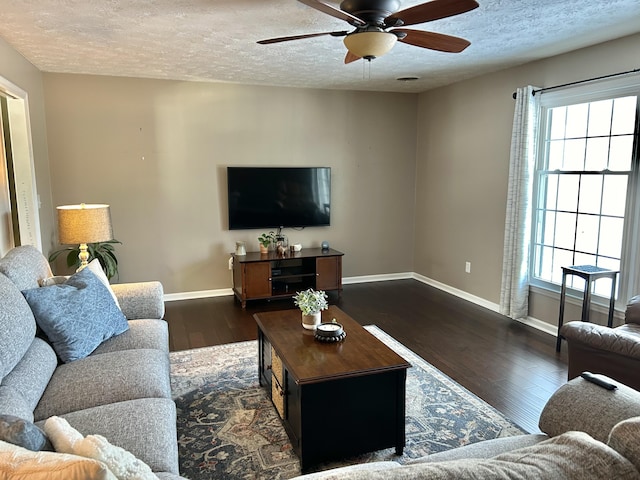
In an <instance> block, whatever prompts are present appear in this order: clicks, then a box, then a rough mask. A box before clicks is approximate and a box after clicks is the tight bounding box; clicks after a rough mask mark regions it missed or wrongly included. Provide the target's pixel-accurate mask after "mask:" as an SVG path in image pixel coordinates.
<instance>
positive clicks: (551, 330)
mask: <svg viewBox="0 0 640 480" xmlns="http://www.w3.org/2000/svg"><path fill="white" fill-rule="evenodd" d="M408 279H414V280H418V281H419V282H422V283H424V284H426V285H430V286H432V287H434V288H437V289H439V290H442V291H444V292H447V293H450V294H451V295H455V296H456V297H459V298H462V299H463V300H467V301H469V302H471V303H474V304H476V305H479V306H481V307H484V308H486V309H488V310H491V311H493V312H497V313H500V305H498V304H497V303H494V302H490V301H489V300H486V299H484V298H481V297H478V296H476V295H472V294H470V293H468V292H465V291H464V290H460V289H458V288H455V287H452V286H450V285H447V284H445V283H441V282H438V281H437V280H433V279H432V278H429V277H425V276H424V275H420V274H418V273H415V272H402V273H387V274H380V275H361V276H358V277H345V278H343V279H342V284H343V285H354V284H357V283H370V282H386V281H389V280H408ZM230 295H233V290H232V289H231V288H220V289H216V290H200V291H194V292H181V293H167V294H165V296H164V300H165V302H173V301H177V300H193V299H197V298H213V297H226V296H230ZM517 321H519V322H521V323H524V324H525V325H528V326H530V327H533V328H535V329H536V330H540V331H541V332H544V333H548V334H549V335H553V336H554V337H555V336H556V333H557V331H556V330H557V327H556V326H555V325H551V324H550V323H547V322H543V321H542V320H539V319H537V318H533V317H527V318H526V319H521V320H517Z"/></svg>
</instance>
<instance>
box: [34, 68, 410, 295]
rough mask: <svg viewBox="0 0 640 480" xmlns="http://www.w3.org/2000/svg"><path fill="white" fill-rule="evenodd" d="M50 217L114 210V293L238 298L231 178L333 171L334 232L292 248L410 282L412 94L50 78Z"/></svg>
mask: <svg viewBox="0 0 640 480" xmlns="http://www.w3.org/2000/svg"><path fill="white" fill-rule="evenodd" d="M44 85H45V97H46V113H47V126H48V138H49V156H50V160H51V182H52V189H53V198H54V204H55V205H61V204H68V203H79V202H86V203H96V202H105V203H109V204H110V205H111V211H112V220H113V228H114V235H115V237H116V238H117V239H118V240H120V241H122V242H123V245H121V246H118V247H117V251H118V257H119V260H120V280H121V281H137V280H146V279H159V280H161V281H162V282H163V284H164V287H165V290H166V292H168V293H178V292H180V293H181V292H191V291H203V290H210V289H221V288H229V287H230V286H231V280H230V272H229V271H228V263H227V261H228V258H229V255H228V253H229V252H231V251H233V249H234V247H235V241H236V240H244V241H246V242H247V246H248V249H249V250H257V249H258V243H257V240H256V239H257V237H258V235H259V234H260V233H262V232H261V231H259V230H245V231H229V230H228V227H227V218H226V216H227V214H226V209H227V198H226V196H227V192H226V170H225V167H226V166H228V165H275V166H289V165H303V166H304V165H308V166H329V167H331V168H332V218H331V222H332V225H331V227H326V228H308V229H305V230H304V231H295V230H291V229H286V230H285V231H284V233H286V234H287V235H288V237H289V240H290V241H292V242H300V243H302V244H303V245H304V246H319V244H320V242H321V241H322V240H328V241H329V242H330V243H331V245H332V246H333V247H334V248H336V249H338V250H341V251H344V252H345V257H344V262H343V269H344V272H343V273H344V275H345V276H358V275H371V274H384V273H393V272H410V271H412V269H413V257H412V248H411V245H412V244H411V242H412V239H413V218H414V211H413V207H414V187H413V185H414V174H415V151H416V150H415V148H416V146H415V138H416V115H417V103H416V100H417V95H409V94H385V93H359V92H341V91H322V90H302V89H300V90H298V89H291V88H268V87H252V86H240V85H230V84H218V83H196V82H174V81H164V80H146V79H130V78H115V77H95V76H82V75H64V74H45V75H44Z"/></svg>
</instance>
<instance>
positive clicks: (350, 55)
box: [344, 50, 362, 65]
mask: <svg viewBox="0 0 640 480" xmlns="http://www.w3.org/2000/svg"><path fill="white" fill-rule="evenodd" d="M361 58H362V57H359V56H357V55H354V54H353V53H351V52H350V51H349V50H347V55H346V56H345V57H344V64H345V65H347V64H348V63H351V62H355V61H358V60H360V59H361Z"/></svg>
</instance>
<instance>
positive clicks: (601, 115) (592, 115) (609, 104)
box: [588, 100, 613, 137]
mask: <svg viewBox="0 0 640 480" xmlns="http://www.w3.org/2000/svg"><path fill="white" fill-rule="evenodd" d="M612 108H613V100H602V101H601V102H593V103H592V104H591V105H590V106H589V129H588V134H589V136H590V137H596V136H602V135H606V136H608V135H609V132H610V131H611V110H612Z"/></svg>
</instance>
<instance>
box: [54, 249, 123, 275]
mask: <svg viewBox="0 0 640 480" xmlns="http://www.w3.org/2000/svg"><path fill="white" fill-rule="evenodd" d="M116 243H119V244H120V245H122V242H119V241H118V240H108V241H106V242H97V243H88V244H87V247H88V252H89V261H91V260H93V259H94V258H97V259H98V261H99V262H100V265H101V266H102V270H104V273H105V275H106V276H107V278H108V279H109V280H111V279H112V278H113V277H115V276H116V275H118V259H117V258H116V254H115V248H114V244H116ZM63 252H68V253H67V267H69V268H75V269H77V268H78V267H79V266H80V259H79V258H78V255H79V254H80V245H76V246H74V247H65V248H61V249H60V250H56V251H55V252H51V254H50V255H49V263H53V262H54V261H55V260H56V258H58V256H59V255H60V254H61V253H63Z"/></svg>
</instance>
